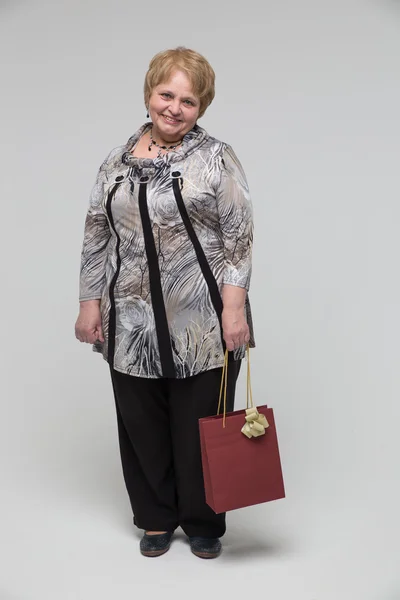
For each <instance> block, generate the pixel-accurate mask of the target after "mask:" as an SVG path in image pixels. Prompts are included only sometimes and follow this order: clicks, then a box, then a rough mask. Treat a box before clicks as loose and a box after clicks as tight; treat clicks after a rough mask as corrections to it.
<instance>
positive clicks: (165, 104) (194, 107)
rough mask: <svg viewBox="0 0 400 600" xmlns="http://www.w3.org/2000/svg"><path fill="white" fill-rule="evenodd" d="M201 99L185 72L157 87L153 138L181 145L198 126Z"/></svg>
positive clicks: (151, 107)
mask: <svg viewBox="0 0 400 600" xmlns="http://www.w3.org/2000/svg"><path fill="white" fill-rule="evenodd" d="M199 111H200V102H199V99H198V98H197V97H196V96H195V95H194V94H193V91H192V85H191V83H190V81H189V79H188V78H187V76H186V75H185V73H182V71H175V72H174V73H172V75H171V77H170V79H169V80H168V81H166V82H165V83H161V84H160V85H157V86H156V87H155V88H154V89H153V91H152V93H151V96H150V101H149V114H150V118H151V120H152V121H153V137H154V139H155V141H156V142H157V141H158V140H157V137H158V138H159V139H161V140H164V141H166V142H174V141H178V140H180V139H181V138H183V136H184V135H185V134H186V133H187V132H188V131H190V130H191V129H192V128H193V127H194V125H195V124H196V121H197V118H198V116H199Z"/></svg>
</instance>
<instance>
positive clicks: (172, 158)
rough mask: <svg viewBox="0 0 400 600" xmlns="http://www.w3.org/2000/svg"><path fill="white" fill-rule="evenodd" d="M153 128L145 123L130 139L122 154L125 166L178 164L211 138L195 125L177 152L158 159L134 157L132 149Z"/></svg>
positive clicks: (174, 151) (150, 124)
mask: <svg viewBox="0 0 400 600" xmlns="http://www.w3.org/2000/svg"><path fill="white" fill-rule="evenodd" d="M151 126H152V123H145V124H144V125H142V127H140V129H138V130H137V131H136V133H134V134H133V135H132V136H131V137H130V138H129V140H128V141H127V143H126V145H125V148H124V150H123V154H122V162H123V163H124V164H126V165H129V166H137V167H152V166H157V165H165V164H173V163H177V162H179V161H181V160H183V159H185V158H186V157H187V156H189V155H190V154H192V153H193V152H194V151H195V150H197V149H198V148H199V147H200V146H202V145H203V144H204V143H205V142H206V141H207V139H208V138H209V135H208V133H207V132H206V131H205V129H203V128H202V127H200V126H199V125H195V126H194V127H193V129H191V130H190V131H188V132H187V134H186V135H185V136H184V138H183V141H182V145H181V146H180V148H178V149H177V150H173V151H171V152H167V153H166V154H164V155H163V156H161V157H156V158H139V157H137V156H133V154H132V149H133V148H134V147H135V145H136V144H137V142H138V141H139V139H140V138H141V137H142V135H144V134H145V133H146V132H147V131H149V129H151Z"/></svg>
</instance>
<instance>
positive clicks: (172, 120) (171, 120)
mask: <svg viewBox="0 0 400 600" xmlns="http://www.w3.org/2000/svg"><path fill="white" fill-rule="evenodd" d="M161 116H162V117H163V119H164V121H165V122H166V123H170V124H171V125H176V124H177V123H180V121H179V119H173V118H172V117H167V115H161Z"/></svg>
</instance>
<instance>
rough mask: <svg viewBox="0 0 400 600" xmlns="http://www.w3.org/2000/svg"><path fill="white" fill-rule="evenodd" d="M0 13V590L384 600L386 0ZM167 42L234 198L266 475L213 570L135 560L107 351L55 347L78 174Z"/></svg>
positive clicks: (392, 517)
mask: <svg viewBox="0 0 400 600" xmlns="http://www.w3.org/2000/svg"><path fill="white" fill-rule="evenodd" d="M0 21H1V22H0V40H1V41H0V49H1V54H0V55H1V136H0V139H1V158H0V159H1V208H2V214H1V252H2V254H1V256H2V260H1V270H2V277H1V281H2V286H1V344H0V348H1V369H2V373H1V408H2V414H1V425H0V427H1V431H0V450H1V452H0V455H1V483H2V489H1V512H0V552H1V568H0V572H1V574H0V599H1V600H55V599H57V600H88V599H91V598H96V600H97V599H99V600H102V599H110V598H117V599H118V600H124V599H125V598H133V597H137V596H135V595H134V594H138V593H142V594H146V596H145V597H150V598H157V592H160V593H163V596H165V595H167V596H168V595H171V596H173V597H174V598H178V599H179V598H187V597H191V598H200V597H202V598H204V596H205V594H207V595H208V597H209V598H217V597H221V595H223V597H227V596H228V595H229V596H230V597H233V598H236V597H237V598H239V597H240V594H242V593H243V594H244V593H245V592H246V591H247V593H250V594H251V597H253V594H254V595H258V594H259V597H268V598H271V599H272V600H338V599H340V600H399V599H400V575H399V570H398V538H399V533H400V531H399V529H400V527H399V521H400V520H399V514H398V511H399V505H400V493H399V479H398V476H399V467H398V459H399V442H398V439H399V434H398V431H399V417H400V410H399V402H398V400H399V391H400V385H399V375H398V374H399V334H400V319H399V300H400V286H399V276H398V257H399V236H398V230H399V218H400V210H399V166H398V164H399V137H400V125H399V106H400V82H399V76H400V9H399V3H398V2H395V1H394V0H392V1H389V0H387V1H385V0H370V1H368V0H302V1H301V2H299V1H298V0H275V1H273V0H264V1H263V2H262V1H259V2H258V1H250V0H249V1H247V2H244V3H238V2H236V3H235V2H232V1H231V2H228V1H224V2H210V1H209V0H206V1H203V2H202V3H200V2H186V3H180V2H179V3H178V2H174V1H171V2H160V1H156V0H153V2H151V3H150V2H149V3H145V2H140V3H139V2H134V0H130V1H127V0H113V1H111V0H102V1H101V0H100V1H99V0H98V1H94V0H84V1H83V0H81V1H79V0H69V1H68V2H67V1H65V2H61V3H60V2H53V1H52V2H50V0H48V1H45V0H37V1H36V2H33V1H31V2H27V1H24V0H13V1H11V0H10V1H8V2H5V1H4V0H3V1H2V2H1V5H0ZM181 44H183V45H186V46H189V47H193V48H194V49H196V50H198V51H199V52H202V53H203V54H204V55H205V56H206V57H207V58H208V59H209V61H210V62H211V64H212V65H213V67H214V68H215V71H216V74H217V95H216V99H215V101H214V103H213V104H212V106H211V107H210V108H209V110H208V112H207V113H206V115H205V117H204V118H203V119H202V120H201V121H200V124H201V125H202V126H203V127H205V128H206V129H207V130H208V131H209V132H210V133H211V134H212V135H214V136H215V137H218V138H220V139H223V140H225V141H227V142H229V143H230V144H232V146H233V148H234V149H235V151H236V153H237V154H238V156H239V158H240V159H241V161H242V163H243V166H244V168H245V170H246V173H247V176H248V180H249V184H250V188H251V191H252V197H253V202H254V208H255V215H256V230H255V247H254V274H253V280H252V288H251V299H252V303H253V308H254V318H255V326H256V335H257V344H258V345H257V349H256V350H254V352H253V353H252V367H253V382H254V395H255V400H256V402H257V403H258V404H264V403H268V404H270V405H271V406H273V407H274V409H275V417H276V420H277V425H278V433H279V440H280V445H281V454H282V461H283V466H284V472H285V481H286V488H287V499H286V500H283V501H279V502H275V503H271V504H268V505H261V506H257V507H254V508H248V509H244V510H241V511H237V512H233V513H231V514H230V515H229V531H228V533H227V535H226V537H225V552H224V554H223V556H222V557H221V558H220V559H218V560H217V561H211V562H206V561H201V560H199V559H197V558H196V557H194V556H193V555H191V554H190V552H189V548H188V546H187V545H186V542H185V540H184V538H183V536H182V537H178V539H177V541H176V542H175V543H174V545H173V547H172V549H171V551H170V552H169V553H168V554H167V555H165V556H164V557H163V558H160V559H158V560H157V561H154V560H153V561H152V560H149V559H145V558H142V557H141V556H140V555H139V553H138V548H137V546H138V540H139V537H138V536H139V532H137V533H135V532H134V531H133V529H132V527H131V515H130V507H129V505H128V500H127V496H126V494H125V488H124V484H123V480H122V474H121V470H120V463H119V455H118V447H117V434H116V424H115V418H114V406H113V399H112V394H111V387H110V382H109V379H108V372H107V365H106V363H104V362H103V360H102V359H101V358H100V357H99V356H97V355H94V354H93V353H92V352H91V350H90V347H89V346H86V345H80V344H79V342H77V341H76V340H75V338H74V322H75V318H76V316H77V310H78V303H77V295H78V269H79V255H80V247H81V241H82V234H83V221H84V216H85V212H86V208H87V204H88V197H89V193H90V189H91V187H92V184H93V182H94V179H95V176H96V172H97V169H98V167H99V165H100V163H101V162H102V160H103V158H104V157H105V156H106V154H107V153H108V151H109V150H110V149H111V148H112V147H114V146H117V145H119V144H121V143H124V142H125V141H126V140H127V138H128V137H129V136H130V135H131V134H132V133H133V132H134V131H135V130H136V129H137V128H138V127H139V126H140V125H141V124H142V123H143V122H144V121H145V109H144V105H143V98H142V87H143V78H144V74H145V71H146V69H147V65H148V62H149V60H150V58H151V57H152V56H153V55H154V54H155V53H156V52H158V51H159V50H162V49H165V48H169V47H174V46H176V45H181ZM243 384H244V381H243V375H242V379H241V383H240V389H239V394H238V406H239V407H242V406H243V404H244V395H243V391H244V386H243ZM256 590H259V592H257V591H256ZM242 597H244V596H242ZM249 597H250V596H249Z"/></svg>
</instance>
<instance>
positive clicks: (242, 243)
mask: <svg viewBox="0 0 400 600" xmlns="http://www.w3.org/2000/svg"><path fill="white" fill-rule="evenodd" d="M217 207H218V215H219V222H220V227H221V233H222V239H223V244H224V255H225V265H224V275H223V283H224V284H230V285H235V286H238V287H242V288H246V289H247V290H249V287H250V278H251V258H252V245H253V208H252V203H251V199H250V193H249V188H248V185H247V181H246V176H245V174H244V171H243V168H242V165H241V164H240V162H239V159H238V158H237V156H236V154H235V153H234V151H233V149H232V148H231V147H230V146H226V147H225V150H224V153H223V155H222V159H221V178H220V183H219V186H218V189H217Z"/></svg>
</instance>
